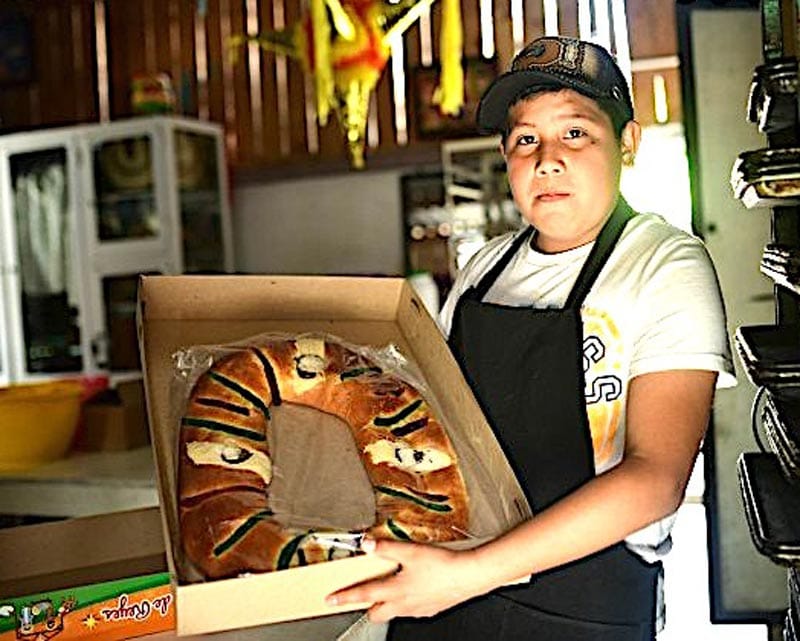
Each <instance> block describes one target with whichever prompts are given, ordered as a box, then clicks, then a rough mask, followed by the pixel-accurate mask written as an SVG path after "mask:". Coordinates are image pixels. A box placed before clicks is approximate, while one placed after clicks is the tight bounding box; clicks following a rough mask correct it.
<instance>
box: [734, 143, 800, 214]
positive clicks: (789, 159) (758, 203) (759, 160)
mask: <svg viewBox="0 0 800 641" xmlns="http://www.w3.org/2000/svg"><path fill="white" fill-rule="evenodd" d="M730 182H731V187H732V188H733V192H734V195H735V196H736V198H738V199H739V200H741V201H742V203H743V204H744V205H745V207H748V208H750V207H766V206H788V205H793V204H798V203H800V147H785V148H780V147H777V148H765V149H756V150H753V151H745V152H742V153H741V154H739V156H738V157H737V159H736V161H735V162H734V164H733V168H732V169H731V179H730Z"/></svg>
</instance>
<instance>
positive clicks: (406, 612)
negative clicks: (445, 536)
mask: <svg viewBox="0 0 800 641" xmlns="http://www.w3.org/2000/svg"><path fill="white" fill-rule="evenodd" d="M362 549H364V550H365V551H366V552H367V553H371V554H378V555H380V556H382V557H384V558H386V559H390V560H392V561H396V562H397V563H398V564H399V566H400V568H399V570H398V571H397V572H396V573H395V574H392V575H390V576H388V577H385V578H381V579H375V580H373V581H367V582H365V583H360V584H358V585H355V586H352V587H349V588H345V589H344V590H339V591H338V592H335V593H334V594H331V595H330V596H329V597H328V602H329V603H330V604H332V605H342V604H346V603H372V604H373V605H372V607H371V608H370V609H369V611H368V612H367V614H368V615H369V619H370V621H373V622H375V623H380V622H384V621H388V620H389V619H393V618H394V617H400V616H403V617H428V616H432V615H434V614H436V613H438V612H441V611H442V610H446V609H447V608H449V607H452V606H454V605H456V604H458V603H461V602H462V601H465V600H466V599H469V598H471V597H473V596H477V595H478V594H481V593H482V592H484V591H488V589H489V588H488V586H486V587H485V588H484V587H483V586H482V582H481V576H480V574H479V573H478V571H477V568H475V567H474V563H473V561H472V558H471V554H470V553H469V552H468V551H464V552H455V551H452V550H445V549H443V548H437V547H433V546H429V545H420V544H417V543H401V542H399V541H386V540H378V541H374V540H372V539H367V540H365V541H364V543H363V544H362Z"/></svg>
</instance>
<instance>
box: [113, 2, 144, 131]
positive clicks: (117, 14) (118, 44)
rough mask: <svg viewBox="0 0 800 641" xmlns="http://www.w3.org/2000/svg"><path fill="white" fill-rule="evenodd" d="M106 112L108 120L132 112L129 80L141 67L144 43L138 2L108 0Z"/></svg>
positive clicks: (125, 115) (142, 18) (122, 116)
mask: <svg viewBox="0 0 800 641" xmlns="http://www.w3.org/2000/svg"><path fill="white" fill-rule="evenodd" d="M106 31H107V33H108V43H109V44H108V77H109V94H110V95H109V111H110V115H111V119H112V120H113V119H115V118H125V117H128V116H130V115H132V113H133V111H132V108H131V97H130V93H131V79H132V78H133V76H134V75H136V74H137V73H140V72H142V71H143V69H144V58H145V42H144V16H143V12H142V5H141V4H140V3H138V2H128V1H127V0H108V2H107V4H106Z"/></svg>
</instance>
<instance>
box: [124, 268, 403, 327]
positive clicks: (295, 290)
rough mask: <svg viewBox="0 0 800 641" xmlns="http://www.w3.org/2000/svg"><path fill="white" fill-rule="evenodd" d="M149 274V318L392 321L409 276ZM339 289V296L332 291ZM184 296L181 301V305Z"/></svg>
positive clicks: (143, 292) (144, 286)
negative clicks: (405, 279) (404, 281)
mask: <svg viewBox="0 0 800 641" xmlns="http://www.w3.org/2000/svg"><path fill="white" fill-rule="evenodd" d="M189 278H191V280H190V281H187V277H186V276H143V277H142V278H141V286H140V290H139V291H140V298H139V300H140V306H144V308H145V310H146V317H147V318H148V320H151V321H153V320H159V319H191V320H223V321H234V320H263V319H264V318H272V319H276V320H293V319H307V318H325V319H328V320H337V319H346V320H375V321H391V320H394V318H395V316H396V310H397V304H398V300H399V297H400V292H401V291H402V286H403V280H402V279H398V278H374V277H373V278H357V277H337V276H326V277H325V278H324V279H321V278H319V277H314V276H191V277H189ZM333 292H335V295H334V296H332V295H331V294H332V293H333ZM176 301H180V304H176Z"/></svg>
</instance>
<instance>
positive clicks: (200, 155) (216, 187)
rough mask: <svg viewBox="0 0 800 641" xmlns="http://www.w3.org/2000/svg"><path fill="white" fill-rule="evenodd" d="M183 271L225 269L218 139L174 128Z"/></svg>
mask: <svg viewBox="0 0 800 641" xmlns="http://www.w3.org/2000/svg"><path fill="white" fill-rule="evenodd" d="M173 142H174V147H175V161H176V169H177V176H178V206H179V208H180V221H181V237H182V249H183V270H184V272H187V273H198V272H206V273H208V272H222V271H224V270H225V243H224V235H223V222H222V191H221V189H220V184H219V164H218V156H217V138H215V137H214V136H212V135H208V134H203V133H197V132H193V131H181V130H175V137H174V141H173Z"/></svg>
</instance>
